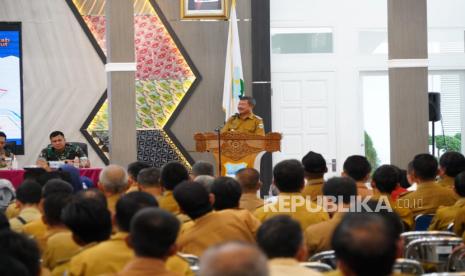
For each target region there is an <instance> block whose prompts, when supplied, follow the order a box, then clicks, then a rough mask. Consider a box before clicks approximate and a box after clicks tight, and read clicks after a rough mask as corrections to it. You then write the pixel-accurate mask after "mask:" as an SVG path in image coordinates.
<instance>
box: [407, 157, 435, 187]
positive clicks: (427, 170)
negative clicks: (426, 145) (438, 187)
mask: <svg viewBox="0 0 465 276" xmlns="http://www.w3.org/2000/svg"><path fill="white" fill-rule="evenodd" d="M412 166H413V171H414V173H415V175H416V176H417V177H418V178H419V179H420V180H424V181H428V180H434V179H435V178H436V176H437V174H438V160H436V157H434V156H432V155H431V154H428V153H422V154H418V155H416V156H415V158H413V163H412Z"/></svg>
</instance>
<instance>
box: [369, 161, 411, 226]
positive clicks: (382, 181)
mask: <svg viewBox="0 0 465 276" xmlns="http://www.w3.org/2000/svg"><path fill="white" fill-rule="evenodd" d="M371 183H372V186H373V189H374V190H375V196H374V198H382V199H384V200H386V201H387V202H389V205H390V207H391V208H392V209H393V211H394V212H396V213H397V214H398V215H399V216H400V218H401V219H402V221H403V222H404V224H405V225H406V226H407V227H408V229H413V224H414V221H413V215H412V211H410V209H409V208H408V206H403V205H402V204H401V203H400V202H396V201H395V200H393V199H392V193H393V192H394V191H395V190H396V188H397V187H399V185H400V184H399V170H398V169H397V168H396V167H394V166H392V165H383V166H380V167H379V168H377V169H376V171H375V172H374V173H373V177H372V181H371Z"/></svg>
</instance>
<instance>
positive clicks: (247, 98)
mask: <svg viewBox="0 0 465 276" xmlns="http://www.w3.org/2000/svg"><path fill="white" fill-rule="evenodd" d="M239 100H241V101H247V103H248V104H249V105H251V106H256V105H257V101H255V99H254V98H253V97H250V96H241V97H239Z"/></svg>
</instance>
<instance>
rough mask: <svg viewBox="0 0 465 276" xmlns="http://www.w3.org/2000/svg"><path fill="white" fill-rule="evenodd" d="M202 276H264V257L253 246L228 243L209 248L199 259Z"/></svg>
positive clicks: (265, 272)
mask: <svg viewBox="0 0 465 276" xmlns="http://www.w3.org/2000/svg"><path fill="white" fill-rule="evenodd" d="M199 274H200V275H202V276H224V275H237V276H239V275H240V276H266V275H268V267H267V263H266V257H265V255H263V253H262V252H261V251H260V250H259V249H258V248H257V247H256V246H254V245H252V244H247V243H242V242H228V243H223V244H219V245H216V246H213V247H210V248H209V249H208V250H207V251H206V252H205V254H203V256H202V258H201V259H200V273H199Z"/></svg>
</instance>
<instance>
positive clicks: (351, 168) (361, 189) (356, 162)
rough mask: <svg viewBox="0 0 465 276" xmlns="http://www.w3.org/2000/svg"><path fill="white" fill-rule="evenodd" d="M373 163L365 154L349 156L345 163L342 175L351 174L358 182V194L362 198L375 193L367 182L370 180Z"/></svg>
mask: <svg viewBox="0 0 465 276" xmlns="http://www.w3.org/2000/svg"><path fill="white" fill-rule="evenodd" d="M370 173H371V165H370V162H368V159H367V158H366V157H365V156H361V155H352V156H349V157H348V158H347V159H346V161H345V162H344V165H343V172H342V176H349V177H352V179H354V180H355V182H356V183H357V195H359V196H361V197H362V198H365V197H369V196H372V195H373V190H371V189H370V188H368V186H367V185H366V183H367V182H368V181H369V180H370Z"/></svg>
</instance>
